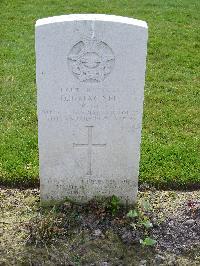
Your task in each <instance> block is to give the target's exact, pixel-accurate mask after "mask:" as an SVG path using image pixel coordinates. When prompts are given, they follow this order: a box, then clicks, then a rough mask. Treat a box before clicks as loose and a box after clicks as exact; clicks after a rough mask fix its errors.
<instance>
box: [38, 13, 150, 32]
mask: <svg viewBox="0 0 200 266" xmlns="http://www.w3.org/2000/svg"><path fill="white" fill-rule="evenodd" d="M81 20H92V21H105V22H118V23H124V24H130V25H134V26H138V27H143V28H146V29H147V28H148V26H147V23H146V22H145V21H143V20H138V19H133V18H129V17H122V16H116V15H106V14H70V15H61V16H54V17H48V18H43V19H38V20H37V21H36V24H35V26H36V28H37V27H39V26H44V25H48V24H52V23H59V22H68V21H81Z"/></svg>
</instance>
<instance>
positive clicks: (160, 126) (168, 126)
mask: <svg viewBox="0 0 200 266" xmlns="http://www.w3.org/2000/svg"><path fill="white" fill-rule="evenodd" d="M0 9H1V18H0V22H1V23H0V57H1V65H0V100H1V105H0V119H1V124H0V139H1V148H0V183H1V184H7V185H8V184H9V185H17V184H18V185H28V186H30V185H36V184H38V147H37V116H36V84H35V54H34V24H35V21H36V20H37V19H39V18H43V17H48V16H53V15H61V14H70V13H106V14H116V15H122V16H129V17H134V18H137V19H142V20H145V21H147V22H148V25H149V43H148V60H147V73H146V86H145V104H144V119H143V133H142V147H141V163H140V181H141V182H148V183H151V184H154V185H157V186H159V187H163V186H168V187H170V186H171V187H172V186H173V187H174V186H176V187H190V186H191V187H192V186H196V187H197V186H198V185H199V183H200V156H199V151H200V127H199V125H200V115H199V114H200V86H199V84H200V79H199V72H200V65H199V62H200V34H199V21H200V19H199V13H200V2H199V0H190V1H189V0H182V1H181V0H166V1H160V0H141V1H136V0H123V1H122V0H110V1H108V0H98V1H97V0H85V1H82V0H71V1H68V0H59V1H55V0H43V1H39V0H26V1H25V0H9V1H7V0H1V2H0Z"/></svg>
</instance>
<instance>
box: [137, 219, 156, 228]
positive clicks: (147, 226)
mask: <svg viewBox="0 0 200 266" xmlns="http://www.w3.org/2000/svg"><path fill="white" fill-rule="evenodd" d="M140 224H141V225H144V227H145V228H146V229H149V228H151V227H153V224H152V223H151V222H150V221H149V220H146V221H141V222H140Z"/></svg>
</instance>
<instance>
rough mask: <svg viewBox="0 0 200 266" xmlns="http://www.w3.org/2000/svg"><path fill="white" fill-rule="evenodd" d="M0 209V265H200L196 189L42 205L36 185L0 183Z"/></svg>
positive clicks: (147, 190) (198, 194)
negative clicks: (126, 202) (127, 202)
mask: <svg viewBox="0 0 200 266" xmlns="http://www.w3.org/2000/svg"><path fill="white" fill-rule="evenodd" d="M130 210H136V213H137V215H136V216H135V217H129V216H131V215H127V214H128V213H129V214H130ZM0 211H1V215H0V265H99V266H100V265H101V266H109V265H138V266H142V265H181V266H182V265H200V191H187V192H186V191H160V190H156V189H154V188H149V187H145V186H143V187H141V188H140V192H139V193H138V201H137V204H136V205H135V206H126V207H124V206H121V205H120V203H119V202H118V199H117V198H115V197H112V198H110V199H105V200H104V201H97V200H92V201H90V202H88V203H87V204H84V205H77V204H75V203H73V202H70V201H65V202H64V203H62V204H61V205H58V206H54V207H49V208H44V207H43V208H42V207H41V206H40V202H39V190H38V189H26V190H20V189H8V188H1V189H0ZM133 216H134V215H133ZM144 221H145V223H144ZM145 225H146V226H145ZM147 225H149V226H147ZM147 227H148V228H147ZM146 238H148V239H150V240H151V241H150V242H151V243H150V244H151V245H152V246H151V245H150V246H148V245H147V244H148V243H147V242H145V239H146ZM155 241H156V243H155V244H154V245H153V243H154V242H155ZM142 243H143V244H142ZM145 243H146V245H145Z"/></svg>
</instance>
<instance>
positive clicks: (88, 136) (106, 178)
mask: <svg viewBox="0 0 200 266" xmlns="http://www.w3.org/2000/svg"><path fill="white" fill-rule="evenodd" d="M146 46H147V25H146V23H145V22H144V21H139V20H135V19H132V18H126V17H118V16H113V15H96V14H93V15H92V14H90V15H89V14H84V15H66V16H58V17H51V18H45V19H40V20H38V21H37V23H36V72H37V88H38V128H39V129H38V134H39V163H40V183H41V200H42V201H43V202H45V201H49V200H61V199H64V198H65V197H67V198H69V199H72V200H75V201H80V202H84V201H87V200H89V199H91V198H93V197H101V196H105V197H107V196H112V195H116V196H118V197H119V198H120V199H121V200H122V201H123V202H124V203H125V202H126V203H133V202H134V201H135V199H136V195H137V188H138V172H139V158H140V141H141V126H142V111H143V95H144V78H145V60H146Z"/></svg>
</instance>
